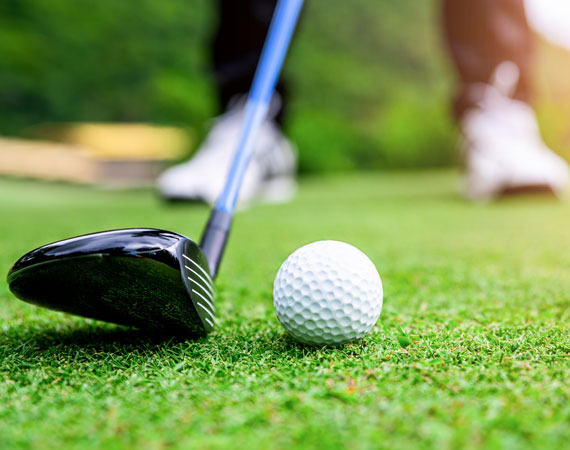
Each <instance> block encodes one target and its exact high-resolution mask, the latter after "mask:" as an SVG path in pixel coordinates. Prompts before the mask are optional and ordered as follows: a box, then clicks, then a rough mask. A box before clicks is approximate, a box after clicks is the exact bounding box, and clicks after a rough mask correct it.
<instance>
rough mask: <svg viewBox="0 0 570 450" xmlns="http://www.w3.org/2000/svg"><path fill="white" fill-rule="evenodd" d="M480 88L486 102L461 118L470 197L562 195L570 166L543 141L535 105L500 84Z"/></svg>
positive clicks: (482, 98) (482, 97) (483, 198)
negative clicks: (512, 96)
mask: <svg viewBox="0 0 570 450" xmlns="http://www.w3.org/2000/svg"><path fill="white" fill-rule="evenodd" d="M475 88H476V89H480V90H481V91H480V92H479V94H481V95H479V98H481V100H480V101H479V103H478V106H477V107H475V108H473V109H471V110H469V111H467V112H466V113H465V115H464V117H463V119H462V122H461V126H462V131H463V139H462V143H461V147H462V151H463V156H464V161H465V165H466V171H467V173H466V177H465V193H466V195H467V196H468V197H469V198H471V199H474V200H490V199H492V198H495V197H498V196H501V195H507V194H510V193H522V192H552V193H554V194H556V195H561V194H562V193H563V192H564V190H565V189H566V187H567V185H568V179H569V174H568V165H567V164H566V162H565V161H564V160H563V159H562V158H561V157H559V156H558V155H557V154H555V153H554V152H553V151H552V150H551V149H550V148H548V147H547V146H546V145H545V144H544V142H543V141H542V138H541V136H540V131H539V129H538V123H537V119H536V116H535V113H534V111H533V110H532V108H531V107H530V106H529V105H528V104H526V103H524V102H521V101H518V100H514V99H512V98H510V97H509V96H508V95H505V94H503V93H502V92H501V90H500V89H498V88H497V87H496V86H491V85H478V86H476V87H475Z"/></svg>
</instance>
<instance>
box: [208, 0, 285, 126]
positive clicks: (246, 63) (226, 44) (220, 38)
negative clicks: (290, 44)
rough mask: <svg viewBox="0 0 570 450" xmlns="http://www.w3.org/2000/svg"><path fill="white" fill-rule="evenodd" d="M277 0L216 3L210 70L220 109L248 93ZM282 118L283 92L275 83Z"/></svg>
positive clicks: (243, 0)
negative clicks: (213, 77) (215, 23)
mask: <svg viewBox="0 0 570 450" xmlns="http://www.w3.org/2000/svg"><path fill="white" fill-rule="evenodd" d="M276 3H277V0H218V5H217V8H218V10H217V11H218V28H217V31H216V34H215V36H214V39H213V42H212V43H213V49H212V50H213V51H212V53H213V68H214V74H215V80H216V84H217V87H218V92H219V99H220V106H221V108H222V110H224V109H226V107H227V105H228V102H229V101H230V100H231V98H232V97H234V96H235V95H240V94H246V93H247V92H248V91H249V88H250V85H251V81H252V79H253V75H254V73H255V68H256V66H257V61H258V59H259V55H260V54H261V50H262V48H263V43H264V41H265V36H266V34H267V30H268V29H269V24H270V23H271V17H272V15H273V10H274V9H275V4H276ZM277 92H279V94H280V95H281V100H282V102H283V103H282V107H281V110H280V112H279V114H278V116H277V120H278V121H279V122H280V121H282V119H283V112H284V106H285V101H286V90H285V85H284V83H283V81H279V82H278V84H277Z"/></svg>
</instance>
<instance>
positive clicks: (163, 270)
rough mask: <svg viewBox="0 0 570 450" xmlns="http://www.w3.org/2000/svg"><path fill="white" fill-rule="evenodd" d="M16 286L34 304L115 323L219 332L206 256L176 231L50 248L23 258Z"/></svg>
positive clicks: (93, 238)
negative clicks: (215, 322)
mask: <svg viewBox="0 0 570 450" xmlns="http://www.w3.org/2000/svg"><path fill="white" fill-rule="evenodd" d="M8 284H9V286H10V289H11V290H12V292H13V293H14V294H15V295H16V297H18V298H20V299H21V300H24V301H26V302H28V303H33V304H36V305H39V306H44V307H47V308H50V309H55V310H58V311H64V312H67V313H71V314H76V315H80V316H84V317H89V318H93V319H99V320H104V321H107V322H113V323H118V324H122V325H129V326H135V327H138V328H143V329H149V330H153V331H156V332H160V333H166V334H173V335H204V334H206V333H207V332H209V331H210V330H211V329H212V328H213V327H214V317H215V309H214V287H213V281H212V278H211V277H210V274H209V269H208V262H207V260H206V257H205V256H204V254H203V252H202V250H201V249H200V247H199V246H198V245H197V244H196V243H194V242H193V241H191V240H190V239H188V238H186V237H184V236H182V235H179V234H176V233H172V232H169V231H164V230H154V229H142V228H135V229H125V230H113V231H104V232H101V233H93V234H88V235H84V236H78V237H75V238H71V239H66V240H64V241H59V242H55V243H53V244H48V245H45V246H43V247H40V248H38V249H36V250H33V251H31V252H29V253H27V254H26V255H24V256H23V257H22V258H20V259H19V260H18V261H17V262H16V263H15V264H14V266H13V267H12V269H11V270H10V272H9V274H8Z"/></svg>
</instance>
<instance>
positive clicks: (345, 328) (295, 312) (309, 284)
mask: <svg viewBox="0 0 570 450" xmlns="http://www.w3.org/2000/svg"><path fill="white" fill-rule="evenodd" d="M273 306H274V307H275V312H276V313H277V318H278V319H279V321H280V322H281V324H282V325H283V327H284V328H285V330H287V332H288V333H289V334H290V335H291V336H293V337H294V338H295V339H297V340H298V341H300V342H303V343H305V344H313V345H336V344H344V343H346V342H350V341H354V340H356V339H360V338H362V337H363V336H364V335H366V334H367V333H368V332H369V331H370V329H371V328H372V327H373V326H374V324H375V323H376V321H377V320H378V317H379V316H380V312H381V310H382V280H381V279H380V275H379V274H378V271H377V270H376V267H374V264H373V263H372V261H370V259H369V258H368V257H367V256H366V255H365V254H364V253H362V252H361V251H360V250H358V249H357V248H356V247H353V246H352V245H350V244H346V243H344V242H338V241H318V242H313V243H312V244H308V245H305V246H304V247H301V248H299V249H297V250H295V252H293V253H292V254H291V255H290V256H289V257H288V258H287V259H286V260H285V262H284V263H283V265H282V266H281V268H280V269H279V272H277V276H276V277H275V283H274V285H273Z"/></svg>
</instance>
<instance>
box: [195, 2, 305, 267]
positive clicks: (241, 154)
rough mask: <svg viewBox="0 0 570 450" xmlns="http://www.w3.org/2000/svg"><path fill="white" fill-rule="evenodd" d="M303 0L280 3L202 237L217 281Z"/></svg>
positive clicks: (204, 248) (202, 243) (204, 249)
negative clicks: (224, 174)
mask: <svg viewBox="0 0 570 450" xmlns="http://www.w3.org/2000/svg"><path fill="white" fill-rule="evenodd" d="M302 6H303V0H279V1H278V3H277V6H276V7H275V12H274V13H273V19H272V20H271V25H270V27H269V31H268V34H267V38H266V40H265V44H264V46H263V50H262V52H261V57H260V59H259V63H258V65H257V69H256V71H255V76H254V78H253V83H252V86H251V90H250V92H249V95H248V98H247V101H246V105H245V114H244V118H243V123H242V130H241V135H240V138H239V140H238V143H237V148H236V151H235V154H234V159H233V162H232V165H231V167H230V170H229V172H228V175H227V179H226V184H225V186H224V189H223V191H222V194H221V195H220V197H219V198H218V201H217V203H216V206H215V208H214V209H213V211H212V214H211V216H210V220H209V221H208V225H207V226H206V229H205V230H204V234H203V235H202V240H201V243H200V245H201V247H202V250H203V251H204V253H205V255H206V257H207V258H208V263H209V265H210V272H211V275H212V276H213V277H215V275H216V272H217V270H218V266H219V264H220V260H221V257H222V254H223V251H224V248H225V244H226V240H227V236H228V233H229V229H230V227H231V222H232V216H233V212H234V210H235V207H236V203H237V200H238V196H239V191H240V187H241V184H242V181H243V177H244V175H245V172H246V170H247V166H248V163H249V160H250V159H251V156H252V153H253V148H254V144H255V138H256V136H257V132H258V131H259V128H260V127H261V125H262V124H263V121H264V120H265V118H266V116H267V111H268V110H269V104H270V102H271V97H272V96H273V92H274V90H275V84H276V83H277V78H278V76H279V73H280V71H281V67H282V66H283V60H284V59H285V55H286V54H287V49H288V47H289V43H290V42H291V37H292V35H293V31H294V30H295V25H296V24H297V20H298V18H299V13H300V12H301V7H302Z"/></svg>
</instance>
